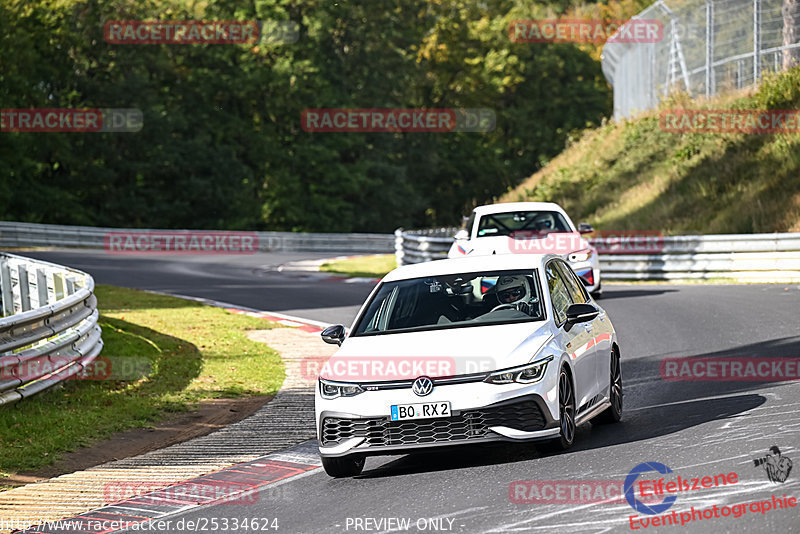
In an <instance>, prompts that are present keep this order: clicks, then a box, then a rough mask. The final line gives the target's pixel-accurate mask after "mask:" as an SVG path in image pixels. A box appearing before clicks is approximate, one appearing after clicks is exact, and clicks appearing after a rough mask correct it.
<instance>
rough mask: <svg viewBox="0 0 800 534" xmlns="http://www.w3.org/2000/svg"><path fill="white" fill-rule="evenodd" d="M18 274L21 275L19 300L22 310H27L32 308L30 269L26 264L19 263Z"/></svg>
mask: <svg viewBox="0 0 800 534" xmlns="http://www.w3.org/2000/svg"><path fill="white" fill-rule="evenodd" d="M17 274H18V277H19V300H20V306H21V307H22V311H24V312H26V311H28V310H30V309H31V291H30V285H29V283H28V269H26V268H25V266H24V265H22V264H18V265H17Z"/></svg>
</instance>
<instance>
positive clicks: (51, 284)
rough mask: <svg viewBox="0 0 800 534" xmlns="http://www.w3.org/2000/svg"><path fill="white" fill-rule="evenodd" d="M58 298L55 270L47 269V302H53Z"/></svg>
mask: <svg viewBox="0 0 800 534" xmlns="http://www.w3.org/2000/svg"><path fill="white" fill-rule="evenodd" d="M56 300H58V299H57V298H56V281H55V276H54V273H53V271H51V270H50V269H48V270H47V304H53V303H54V302H55V301H56Z"/></svg>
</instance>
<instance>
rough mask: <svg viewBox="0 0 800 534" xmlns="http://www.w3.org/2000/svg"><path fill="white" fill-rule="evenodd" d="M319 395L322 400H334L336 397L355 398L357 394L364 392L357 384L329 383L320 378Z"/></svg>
mask: <svg viewBox="0 0 800 534" xmlns="http://www.w3.org/2000/svg"><path fill="white" fill-rule="evenodd" d="M319 393H320V395H322V398H323V399H335V398H337V397H355V396H356V395H358V394H359V393H364V390H363V389H362V388H361V386H359V385H358V384H348V383H347V382H331V381H330V380H323V379H321V378H320V379H319Z"/></svg>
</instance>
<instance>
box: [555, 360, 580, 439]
mask: <svg viewBox="0 0 800 534" xmlns="http://www.w3.org/2000/svg"><path fill="white" fill-rule="evenodd" d="M558 413H559V418H558V423H559V430H560V431H559V433H558V437H557V438H556V439H554V440H552V441H551V442H550V443H549V445H550V447H549V448H551V449H554V450H559V451H563V450H566V449H569V448H570V447H572V444H573V442H574V441H575V392H574V389H573V387H572V380H571V379H570V378H569V374H568V373H567V371H566V369H564V368H562V369H561V374H560V375H559V377H558Z"/></svg>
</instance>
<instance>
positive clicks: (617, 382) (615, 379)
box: [592, 349, 623, 425]
mask: <svg viewBox="0 0 800 534" xmlns="http://www.w3.org/2000/svg"><path fill="white" fill-rule="evenodd" d="M622 397H623V394H622V366H621V365H620V361H619V352H618V351H617V350H616V349H612V350H611V377H610V380H609V391H608V398H609V400H610V401H611V406H609V407H608V408H606V409H605V410H603V411H602V412H600V413H599V414H597V415H596V416H595V417H594V418H593V419H592V424H595V425H597V424H600V425H604V424H609V423H618V422H619V421H620V419H622Z"/></svg>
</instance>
